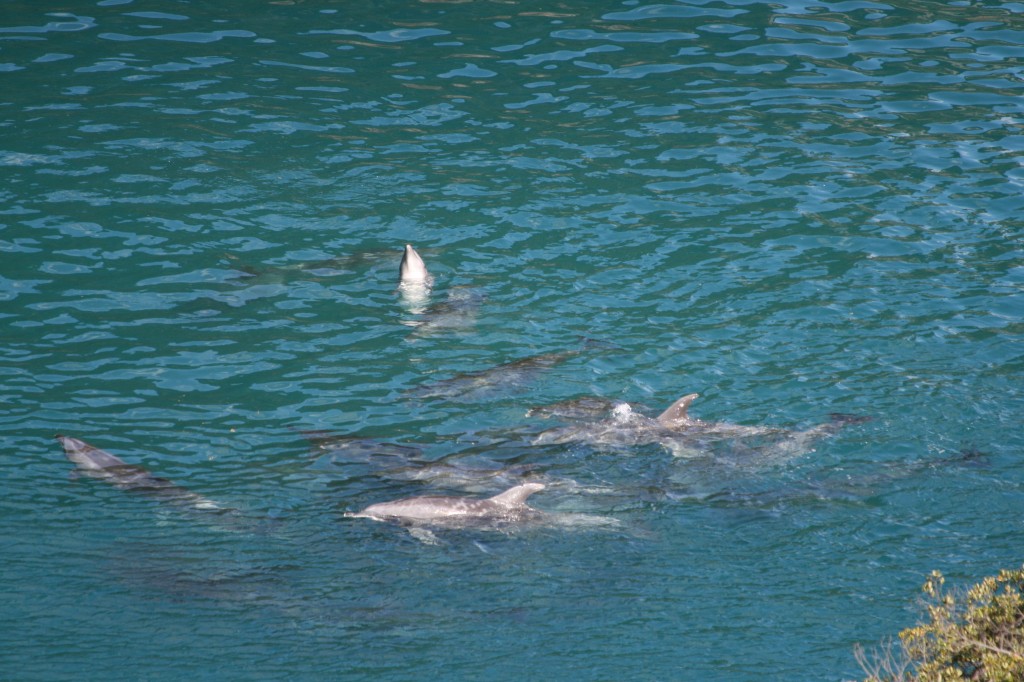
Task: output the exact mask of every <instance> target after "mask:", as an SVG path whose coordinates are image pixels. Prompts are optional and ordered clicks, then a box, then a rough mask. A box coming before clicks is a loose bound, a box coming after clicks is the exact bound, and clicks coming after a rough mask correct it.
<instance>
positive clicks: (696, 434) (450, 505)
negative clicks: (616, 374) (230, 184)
mask: <svg viewBox="0 0 1024 682" xmlns="http://www.w3.org/2000/svg"><path fill="white" fill-rule="evenodd" d="M433 284H434V278H433V276H432V275H431V274H430V273H429V272H428V270H427V267H426V264H425V263H424V261H423V258H422V257H420V254H419V253H417V252H416V250H415V249H414V248H413V247H412V246H411V245H408V244H407V245H406V246H405V251H404V253H403V255H402V261H401V264H400V266H399V285H398V292H399V295H400V297H401V299H402V302H403V304H404V305H405V306H406V307H407V309H408V310H409V311H410V312H411V313H413V314H414V315H415V316H417V317H422V318H424V319H423V320H422V321H421V320H416V322H415V323H413V326H422V325H426V326H436V327H440V326H454V325H451V324H450V321H449V320H446V319H445V316H462V317H465V315H466V310H467V309H475V307H476V306H477V305H479V302H480V300H481V298H482V296H481V295H480V294H477V293H475V292H472V291H466V290H465V289H461V288H453V290H452V291H451V292H450V293H449V296H448V299H447V300H446V301H445V302H444V303H442V304H440V305H438V306H437V307H436V308H435V309H431V308H429V307H428V306H429V302H430V296H431V291H432V287H433ZM585 345H586V344H585ZM580 352H582V351H563V352H559V353H546V354H542V355H537V356H533V357H528V358H523V359H521V360H517V361H514V362H510V363H506V364H504V365H499V366H497V367H495V368H492V369H490V370H483V371H478V372H472V373H468V374H465V375H461V376H458V377H454V378H452V379H447V380H444V381H440V382H435V383H432V384H427V385H422V386H419V387H417V388H416V389H414V390H412V391H411V392H410V394H411V395H412V396H413V397H417V398H420V399H447V400H461V401H467V402H468V401H472V400H475V399H476V397H477V396H478V395H479V394H480V392H482V391H486V390H490V389H491V388H492V387H493V386H494V385H495V384H498V383H501V384H503V385H505V386H506V387H508V386H511V387H517V386H522V385H523V384H525V383H526V382H527V381H528V380H529V379H530V378H531V377H532V376H534V375H536V374H538V373H540V372H542V371H544V370H546V369H549V368H551V367H553V366H555V365H557V364H559V363H561V362H563V361H565V360H567V359H569V358H571V357H574V356H576V355H578V354H579V353H580ZM697 397H698V394H696V393H690V394H688V395H685V396H683V397H681V398H679V399H678V400H676V401H675V402H674V403H673V404H672V405H671V406H670V407H668V409H666V410H664V411H663V412H662V413H661V414H660V415H658V416H657V417H648V416H646V415H644V414H642V413H641V411H638V410H637V409H635V408H634V406H632V405H630V404H629V403H625V402H618V401H611V400H606V399H604V398H599V397H586V398H581V399H577V400H573V401H567V402H564V403H558V404H555V405H550V406H546V407H539V408H534V409H532V410H530V412H528V413H527V415H528V416H540V417H554V418H556V419H561V420H563V421H568V422H571V423H569V424H568V425H566V426H560V427H555V428H551V429H548V430H545V431H542V432H540V433H538V434H536V435H534V436H533V438H532V440H531V442H532V443H533V444H535V445H555V444H570V443H582V444H586V445H589V446H591V447H594V448H599V449H612V450H621V449H625V448H630V447H635V446H640V445H646V444H657V445H660V446H662V447H664V448H665V449H667V450H668V451H669V452H671V453H672V454H673V455H675V456H676V457H690V456H696V455H701V454H702V453H706V452H707V451H708V448H709V446H710V445H711V444H713V443H714V442H716V441H729V442H742V441H744V440H757V441H758V442H759V443H764V442H767V445H764V446H762V447H761V448H760V449H759V450H758V453H759V458H760V460H761V461H762V462H763V463H767V464H772V463H777V462H782V461H785V460H787V459H789V458H792V457H794V456H796V455H799V454H802V453H804V452H807V451H808V449H809V447H810V444H811V443H813V442H814V441H815V440H817V439H819V438H822V437H825V436H829V435H832V434H834V433H836V432H837V431H838V430H839V429H840V428H842V427H843V426H845V425H848V424H855V423H860V422H863V421H866V420H867V419H868V418H866V417H855V416H850V415H843V414H833V415H831V420H830V421H829V422H827V423H824V424H821V425H818V426H815V427H812V428H810V429H807V430H804V431H791V430H786V429H780V428H775V427H764V426H743V425H739V424H729V423H724V422H706V421H702V420H700V419H696V418H694V417H691V416H690V415H689V414H688V410H689V408H690V406H691V404H692V403H693V401H694V400H695V399H696V398H697ZM56 439H57V440H58V441H59V442H60V443H61V445H62V446H63V448H64V453H65V455H66V456H67V458H68V459H69V460H70V461H71V462H73V463H74V464H75V465H76V467H77V471H78V472H79V473H81V474H84V475H88V476H92V477H96V478H100V479H102V480H105V481H107V482H109V483H111V484H112V485H114V486H116V487H118V488H120V489H124V490H131V491H135V492H139V493H142V494H144V495H147V496H150V497H153V498H156V499H159V500H161V501H162V502H165V503H168V504H172V505H176V506H180V507H188V508H192V509H197V510H203V511H225V508H224V507H223V506H221V505H219V504H218V503H216V502H214V501H212V500H209V499H207V498H205V497H203V496H201V495H198V494H196V493H193V492H191V491H189V490H187V489H185V488H182V487H180V486H178V485H175V484H174V483H172V482H171V481H168V480H167V479H163V478H158V477H156V476H153V475H152V474H150V473H149V472H148V471H146V470H145V469H143V468H141V467H138V466H134V465H131V464H127V463H126V462H124V461H123V460H121V459H120V458H118V457H116V456H114V455H112V454H110V453H109V452H106V451H104V450H101V449H99V448H96V447H94V446H92V445H90V444H88V443H86V442H84V441H82V440H79V439H78V438H73V437H70V436H63V435H58V436H56ZM374 447H375V445H370V446H369V449H370V450H371V451H372V450H373V449H374ZM406 450H412V448H406ZM520 475H521V472H520ZM521 480H522V479H521ZM546 487H548V486H546V485H545V484H544V483H541V482H537V481H533V480H531V481H523V482H520V483H518V484H516V485H513V486H512V487H510V488H508V489H506V490H504V491H503V492H500V493H498V494H496V495H493V496H491V497H484V498H480V497H458V496H422V497H411V498H404V499H398V500H392V501H386V502H379V503H377V504H371V505H370V506H368V507H366V508H364V509H362V510H361V511H358V512H350V513H347V514H345V516H346V517H349V518H365V519H372V520H374V521H386V522H392V523H397V524H399V525H402V526H404V527H406V528H407V529H409V531H410V532H411V533H412V534H413V535H414V536H415V537H417V538H418V539H420V540H421V541H424V542H428V543H432V542H435V541H436V538H435V537H434V535H433V533H432V532H431V529H445V528H463V527H468V526H472V527H474V528H484V529H493V530H502V529H507V528H511V527H521V526H524V525H528V524H545V525H552V524H558V525H572V526H614V525H615V524H616V523H617V521H616V520H615V519H612V518H608V517H600V516H595V515H588V514H566V513H553V512H544V511H541V510H538V509H535V508H533V507H531V506H529V505H528V504H527V503H526V500H527V498H529V497H530V496H531V495H533V494H534V493H537V492H539V491H541V490H544V489H545V488H546Z"/></svg>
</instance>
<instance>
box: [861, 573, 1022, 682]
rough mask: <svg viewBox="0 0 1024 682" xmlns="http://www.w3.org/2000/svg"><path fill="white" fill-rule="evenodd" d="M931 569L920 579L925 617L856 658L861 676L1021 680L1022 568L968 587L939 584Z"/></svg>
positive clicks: (877, 680) (885, 680) (872, 681)
mask: <svg viewBox="0 0 1024 682" xmlns="http://www.w3.org/2000/svg"><path fill="white" fill-rule="evenodd" d="M944 583H945V579H944V578H943V577H942V574H941V573H939V572H938V571H935V572H933V573H932V574H931V576H929V578H928V580H927V582H925V584H924V588H923V589H924V593H925V595H926V600H925V607H926V609H927V613H928V622H926V623H924V624H921V625H918V626H916V627H912V628H908V629H906V630H904V631H902V632H901V633H900V641H899V643H898V645H897V644H892V643H890V644H889V645H888V646H886V647H884V648H883V651H882V652H881V653H877V652H876V653H875V655H873V656H870V657H869V656H868V655H866V654H865V652H864V651H863V650H862V649H859V648H858V650H857V652H856V653H857V660H858V662H859V663H860V664H861V667H862V668H863V669H864V672H865V673H867V674H868V677H867V678H866V680H865V682H953V681H954V680H979V681H982V682H1021V681H1022V680H1024V596H1022V592H1024V568H1021V569H1020V570H1015V571H1009V570H1004V571H1001V572H1000V573H999V575H998V576H996V577H989V578H985V579H984V580H983V581H981V582H980V583H978V584H977V585H975V586H974V587H972V588H971V589H970V590H968V591H967V592H966V593H961V594H957V593H953V592H950V591H946V590H944V589H943V586H944Z"/></svg>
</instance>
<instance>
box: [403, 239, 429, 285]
mask: <svg viewBox="0 0 1024 682" xmlns="http://www.w3.org/2000/svg"><path fill="white" fill-rule="evenodd" d="M431 279H432V278H431V276H430V273H429V272H427V264H426V263H424V262H423V259H422V258H421V257H420V254H418V253H416V249H414V248H412V244H406V245H405V252H404V253H403V254H402V263H401V265H399V266H398V281H399V284H406V285H412V284H419V285H425V286H426V285H429V283H430V281H431Z"/></svg>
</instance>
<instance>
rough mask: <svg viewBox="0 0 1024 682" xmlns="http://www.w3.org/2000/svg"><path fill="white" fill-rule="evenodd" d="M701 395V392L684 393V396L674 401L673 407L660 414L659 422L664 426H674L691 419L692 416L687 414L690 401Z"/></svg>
mask: <svg viewBox="0 0 1024 682" xmlns="http://www.w3.org/2000/svg"><path fill="white" fill-rule="evenodd" d="M699 397H700V393H690V394H688V395H684V396H683V397H682V398H680V399H679V400H677V401H675V402H674V403H672V406H671V407H669V408H668V409H667V410H665V411H664V412H662V413H661V414H659V415H658V423H659V424H662V425H663V426H672V425H674V424H678V423H679V422H686V421H689V419H690V418H689V417H688V416H687V415H686V410H687V408H689V407H690V403H692V402H693V401H694V399H696V398H699Z"/></svg>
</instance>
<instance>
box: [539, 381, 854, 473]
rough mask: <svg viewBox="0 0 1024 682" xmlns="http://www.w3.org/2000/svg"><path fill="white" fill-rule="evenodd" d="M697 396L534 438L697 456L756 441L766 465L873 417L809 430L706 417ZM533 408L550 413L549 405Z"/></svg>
mask: <svg viewBox="0 0 1024 682" xmlns="http://www.w3.org/2000/svg"><path fill="white" fill-rule="evenodd" d="M697 397H698V394H697V393H689V394H687V395H684V396H683V397H682V398H679V399H678V400H676V401H675V402H674V403H672V405H671V406H669V408H668V409H666V410H665V411H664V412H662V413H661V414H660V415H658V416H657V417H655V418H651V417H647V416H645V415H643V414H641V413H639V412H636V411H635V410H634V409H633V407H632V406H631V405H630V404H629V403H624V402H620V403H615V404H614V405H613V407H612V409H611V410H610V414H609V416H608V418H606V419H601V420H598V421H586V422H584V423H579V424H573V425H571V426H565V427H559V428H554V429H549V430H547V431H543V432H541V433H540V434H538V435H537V436H536V437H535V438H534V439H533V443H534V444H535V445H541V444H554V443H571V442H582V443H588V444H590V445H595V446H612V447H623V446H638V445H646V444H652V443H656V444H659V445H661V446H663V447H665V448H667V449H668V450H669V451H671V452H672V454H673V455H675V456H677V457H692V456H700V455H703V454H706V452H707V451H708V448H709V447H710V446H711V445H712V444H713V443H715V442H716V441H734V442H737V443H738V442H742V441H755V442H756V443H758V447H755V448H751V449H748V450H749V452H750V454H751V456H752V458H753V459H754V460H756V461H757V462H758V463H759V464H762V465H763V464H771V463H777V462H781V461H785V460H786V459H789V458H792V457H795V456H797V455H800V454H803V453H805V452H808V451H809V450H810V447H811V445H812V443H813V442H814V441H815V440H817V439H819V438H822V437H825V436H829V435H832V434H835V433H837V432H838V431H839V430H840V429H841V428H843V427H844V426H846V425H848V424H856V423H861V422H865V421H868V419H869V417H856V416H850V415H843V414H833V415H830V417H831V420H830V421H829V422H827V423H824V424H819V425H818V426H814V427H811V428H809V429H806V430H803V431H794V430H790V429H783V428H778V427H772V426H744V425H742V424H730V423H728V422H706V421H702V420H700V419H696V418H694V417H691V416H690V415H689V414H688V410H689V407H690V405H691V404H692V403H693V401H694V400H695V399H696V398H697ZM600 404H601V403H600V402H599V401H594V405H597V406H600ZM532 412H534V413H539V414H544V410H543V408H541V409H538V410H536V411H532ZM554 413H555V414H565V413H564V412H560V411H559V410H555V411H554ZM570 414H572V413H570ZM578 414H579V415H580V416H585V417H586V416H591V415H592V414H593V413H592V412H587V411H584V410H581V411H580V412H579V413H578ZM605 414H608V413H607V412H606V413H605ZM573 416H575V415H573Z"/></svg>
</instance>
